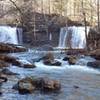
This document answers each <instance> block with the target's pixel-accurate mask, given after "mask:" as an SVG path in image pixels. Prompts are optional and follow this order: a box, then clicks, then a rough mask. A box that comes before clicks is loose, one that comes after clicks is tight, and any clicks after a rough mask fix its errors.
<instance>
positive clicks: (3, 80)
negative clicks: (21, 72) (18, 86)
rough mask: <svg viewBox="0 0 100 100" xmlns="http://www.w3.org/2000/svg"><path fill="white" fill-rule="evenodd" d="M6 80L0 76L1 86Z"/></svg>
mask: <svg viewBox="0 0 100 100" xmlns="http://www.w3.org/2000/svg"><path fill="white" fill-rule="evenodd" d="M7 80H8V79H7V78H6V77H3V76H0V84H2V83H3V82H7Z"/></svg>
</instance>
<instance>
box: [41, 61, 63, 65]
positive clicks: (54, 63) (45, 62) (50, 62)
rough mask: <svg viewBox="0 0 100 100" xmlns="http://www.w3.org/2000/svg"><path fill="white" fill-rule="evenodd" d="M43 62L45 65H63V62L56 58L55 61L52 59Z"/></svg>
mask: <svg viewBox="0 0 100 100" xmlns="http://www.w3.org/2000/svg"><path fill="white" fill-rule="evenodd" d="M43 63H44V64H45V65H49V66H61V62H59V61H57V60H54V61H51V60H44V61H43Z"/></svg>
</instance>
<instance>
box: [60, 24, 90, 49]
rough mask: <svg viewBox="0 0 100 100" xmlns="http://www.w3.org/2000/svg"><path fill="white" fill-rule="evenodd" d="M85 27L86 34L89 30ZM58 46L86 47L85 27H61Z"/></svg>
mask: <svg viewBox="0 0 100 100" xmlns="http://www.w3.org/2000/svg"><path fill="white" fill-rule="evenodd" d="M89 29H90V28H89V27H87V35H88V32H89ZM58 47H59V48H73V49H83V48H85V47H86V37H85V27H76V26H72V27H64V28H61V31H60V37H59V45H58Z"/></svg>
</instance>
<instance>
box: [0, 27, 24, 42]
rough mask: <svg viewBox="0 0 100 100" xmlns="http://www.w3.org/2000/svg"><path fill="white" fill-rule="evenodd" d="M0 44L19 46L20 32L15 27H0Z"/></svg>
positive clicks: (20, 40)
mask: <svg viewBox="0 0 100 100" xmlns="http://www.w3.org/2000/svg"><path fill="white" fill-rule="evenodd" d="M0 42H3V43H11V44H20V43H21V42H22V31H21V30H19V29H18V28H16V27H10V26H0Z"/></svg>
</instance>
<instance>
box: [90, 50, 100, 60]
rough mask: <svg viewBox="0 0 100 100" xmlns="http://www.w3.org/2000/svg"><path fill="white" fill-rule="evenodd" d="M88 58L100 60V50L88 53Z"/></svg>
mask: <svg viewBox="0 0 100 100" xmlns="http://www.w3.org/2000/svg"><path fill="white" fill-rule="evenodd" d="M89 55H90V56H92V57H94V58H95V59H97V60H100V49H96V50H93V51H91V52H90V53H89Z"/></svg>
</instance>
